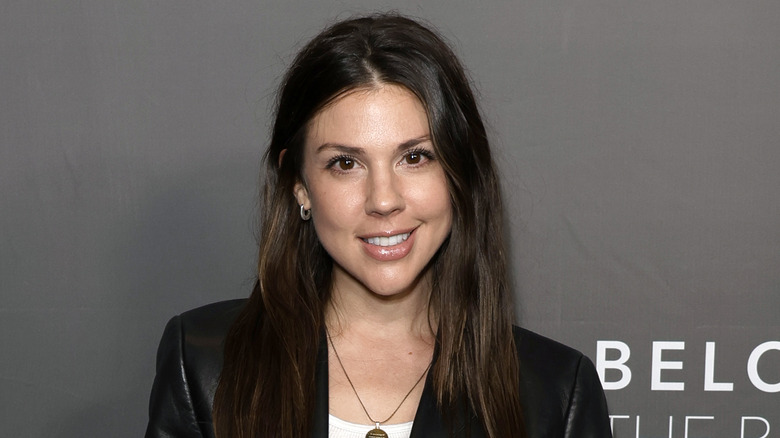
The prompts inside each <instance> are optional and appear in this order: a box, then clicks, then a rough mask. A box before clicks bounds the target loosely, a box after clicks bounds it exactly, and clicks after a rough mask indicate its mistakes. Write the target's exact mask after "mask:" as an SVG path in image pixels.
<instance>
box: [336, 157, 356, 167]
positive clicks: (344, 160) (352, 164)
mask: <svg viewBox="0 0 780 438" xmlns="http://www.w3.org/2000/svg"><path fill="white" fill-rule="evenodd" d="M354 167H355V162H354V161H352V160H350V159H349V158H342V159H341V160H339V168H340V169H341V170H351V169H352V168H354Z"/></svg>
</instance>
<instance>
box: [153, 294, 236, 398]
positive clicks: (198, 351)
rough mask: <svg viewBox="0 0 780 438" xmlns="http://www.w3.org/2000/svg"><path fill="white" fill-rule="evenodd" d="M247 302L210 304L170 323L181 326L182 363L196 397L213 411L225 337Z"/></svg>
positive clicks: (188, 312) (186, 313)
mask: <svg viewBox="0 0 780 438" xmlns="http://www.w3.org/2000/svg"><path fill="white" fill-rule="evenodd" d="M244 303H246V300H243V299H241V300H230V301H220V302H217V303H212V304H208V305H205V306H202V307H198V308H195V309H192V310H189V311H187V312H184V313H182V314H181V315H179V316H178V317H174V318H173V319H171V322H169V323H168V325H169V326H170V325H171V324H178V325H179V328H178V331H179V332H180V342H181V355H182V359H183V361H182V364H183V366H184V370H185V373H186V375H187V377H188V380H189V385H190V388H191V390H192V391H193V393H194V394H193V395H196V396H198V397H194V398H196V399H200V400H205V401H207V402H208V406H207V407H208V409H209V412H210V409H211V401H212V400H213V399H214V391H215V390H216V387H217V384H218V383H219V375H220V373H221V372H222V354H223V350H224V344H225V337H226V336H227V333H228V330H230V326H231V325H233V321H235V319H236V318H237V317H238V314H239V312H241V309H243V307H244ZM166 331H168V328H166ZM161 347H162V344H161Z"/></svg>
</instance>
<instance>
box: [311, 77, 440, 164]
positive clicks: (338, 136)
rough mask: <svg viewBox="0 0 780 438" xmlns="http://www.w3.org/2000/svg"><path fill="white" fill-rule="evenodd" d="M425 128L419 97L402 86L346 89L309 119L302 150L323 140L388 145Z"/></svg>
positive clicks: (417, 134) (422, 132)
mask: <svg viewBox="0 0 780 438" xmlns="http://www.w3.org/2000/svg"><path fill="white" fill-rule="evenodd" d="M429 131H430V130H429V127H428V117H427V114H426V112H425V109H424V108H423V105H422V103H421V102H420V100H419V99H418V98H417V97H416V96H415V95H414V94H413V93H412V92H410V91H409V90H407V89H406V88H403V87H401V86H398V85H390V84H383V85H380V86H377V87H372V88H365V89H358V90H354V91H350V92H348V93H346V94H344V95H342V96H339V97H338V98H337V99H335V100H334V101H333V102H331V103H330V104H328V105H327V106H326V107H324V108H323V109H322V110H320V111H319V112H318V113H317V114H316V115H315V116H314V118H312V120H311V121H310V122H309V125H308V129H307V135H306V149H307V150H309V149H310V148H318V147H319V146H321V145H322V144H325V143H337V144H342V145H348V146H359V147H366V146H370V145H376V146H381V145H388V146H392V145H397V144H399V143H402V142H404V141H407V140H409V139H410V138H418V137H422V136H426V135H429Z"/></svg>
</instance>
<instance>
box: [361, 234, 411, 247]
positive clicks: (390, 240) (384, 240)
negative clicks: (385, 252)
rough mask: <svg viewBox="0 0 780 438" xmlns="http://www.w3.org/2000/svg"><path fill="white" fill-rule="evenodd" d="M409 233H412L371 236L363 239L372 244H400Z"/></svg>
mask: <svg viewBox="0 0 780 438" xmlns="http://www.w3.org/2000/svg"><path fill="white" fill-rule="evenodd" d="M409 234H410V233H403V234H396V235H395V236H390V237H369V238H367V239H363V240H365V241H366V242H368V243H370V244H371V245H377V246H393V245H398V244H399V243H401V242H403V241H405V240H406V239H408V238H409Z"/></svg>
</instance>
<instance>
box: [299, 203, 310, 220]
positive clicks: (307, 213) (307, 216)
mask: <svg viewBox="0 0 780 438" xmlns="http://www.w3.org/2000/svg"><path fill="white" fill-rule="evenodd" d="M301 219H303V220H305V221H307V220H309V219H311V208H310V209H308V210H307V209H305V208H303V204H301Z"/></svg>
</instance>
